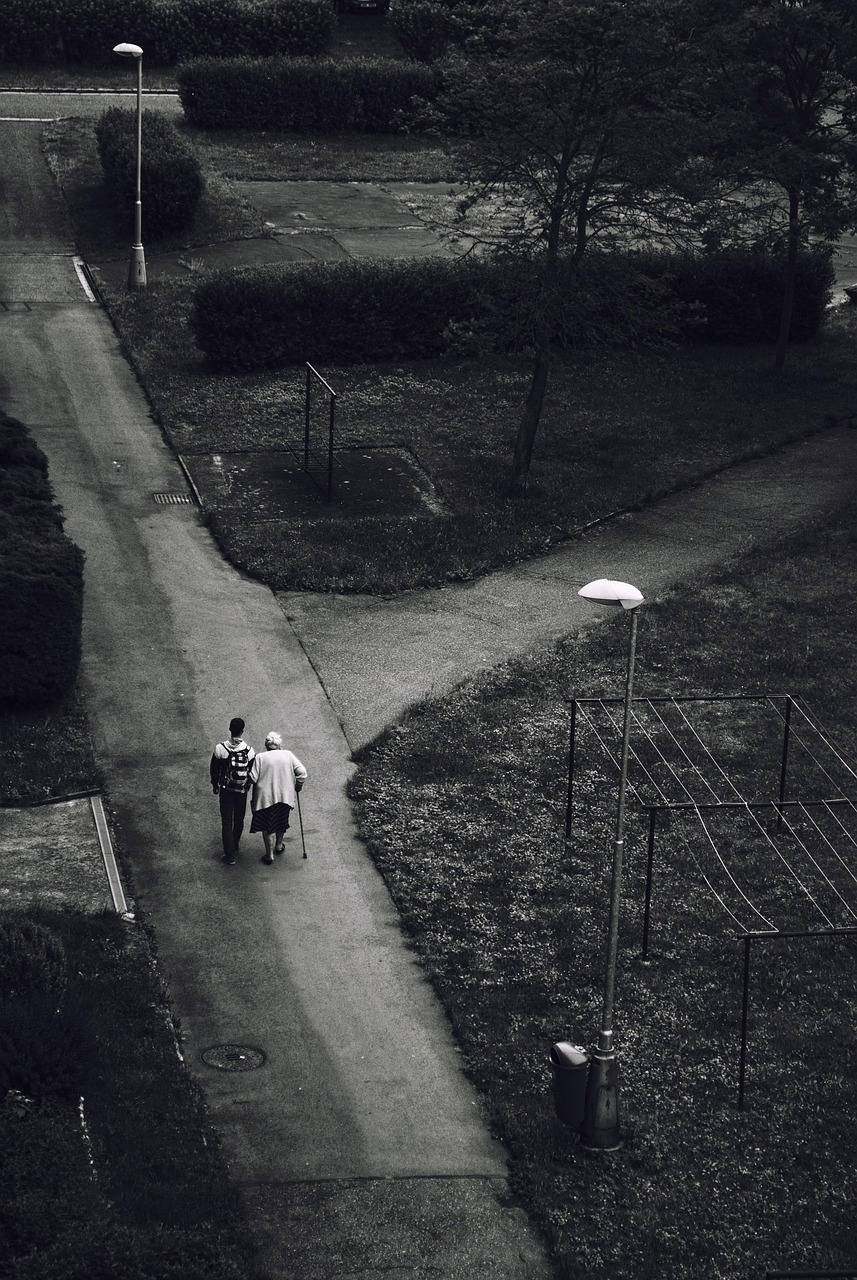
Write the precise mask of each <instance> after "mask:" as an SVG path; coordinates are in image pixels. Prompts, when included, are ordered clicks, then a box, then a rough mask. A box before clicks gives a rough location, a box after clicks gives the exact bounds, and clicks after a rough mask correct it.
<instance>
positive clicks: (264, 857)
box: [259, 853, 274, 867]
mask: <svg viewBox="0 0 857 1280" xmlns="http://www.w3.org/2000/svg"><path fill="white" fill-rule="evenodd" d="M259 861H260V862H264V864H265V866H266V867H272V866H273V865H274V859H273V857H271V856H269V855H268V854H267V853H266V854H263V855H262V857H261V858H260V859H259Z"/></svg>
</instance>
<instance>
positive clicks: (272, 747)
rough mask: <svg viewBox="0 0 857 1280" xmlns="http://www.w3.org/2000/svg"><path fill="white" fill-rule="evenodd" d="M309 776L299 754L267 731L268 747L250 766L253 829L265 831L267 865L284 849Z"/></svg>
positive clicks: (264, 858)
mask: <svg viewBox="0 0 857 1280" xmlns="http://www.w3.org/2000/svg"><path fill="white" fill-rule="evenodd" d="M306 778H307V771H306V769H305V768H304V767H303V765H302V764H301V762H300V760H299V759H298V758H297V756H296V755H293V754H292V752H291V751H289V750H287V748H286V747H284V746H283V739H282V738H281V737H280V735H279V734H278V733H269V734H267V735H266V737H265V750H264V751H260V752H259V754H258V755H257V756H256V759H255V760H254V761H253V763H252V765H251V766H250V781H251V782H252V783H253V795H252V797H251V800H250V807H251V809H252V810H253V821H252V822H251V823H250V830H251V831H261V832H262V838H263V839H264V841H265V854H264V857H263V858H262V861H263V862H264V863H266V864H267V865H268V866H270V865H271V863H272V862H273V861H274V854H275V853H282V852H283V839H284V837H285V834H286V832H287V830H288V827H289V814H290V813H291V811H292V809H293V808H294V807H295V803H296V800H297V793H298V792H299V791H300V789H301V787H302V786H303V784H304V783H305V782H306Z"/></svg>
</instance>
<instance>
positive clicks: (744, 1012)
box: [738, 934, 753, 1111]
mask: <svg viewBox="0 0 857 1280" xmlns="http://www.w3.org/2000/svg"><path fill="white" fill-rule="evenodd" d="M752 941H753V939H752V938H751V937H750V936H749V934H747V935H745V937H744V997H743V1005H742V1009H741V1061H740V1065H739V1067H738V1110H739V1111H743V1110H744V1076H745V1074H746V1068H747V1006H748V1004H749V1003H750V943H751V942H752Z"/></svg>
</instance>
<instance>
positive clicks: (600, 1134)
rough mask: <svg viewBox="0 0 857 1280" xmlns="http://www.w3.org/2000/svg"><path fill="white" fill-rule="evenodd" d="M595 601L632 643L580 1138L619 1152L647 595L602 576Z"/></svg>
mask: <svg viewBox="0 0 857 1280" xmlns="http://www.w3.org/2000/svg"><path fill="white" fill-rule="evenodd" d="M577 594H578V595H579V596H583V598H584V599H585V600H591V601H592V603H593V604H603V605H608V606H610V607H611V608H622V609H626V610H628V612H629V613H630V615H631V635H630V640H629V643H628V669H627V674H626V678H625V707H624V714H623V720H622V758H621V764H620V768H619V803H618V806H617V810H616V836H615V839H614V841H613V878H612V882H611V885H610V920H609V924H608V928H607V950H606V960H605V966H604V995H603V1003H602V1010H601V1031H600V1032H599V1035H598V1047H597V1049H595V1050H594V1052H593V1054H592V1057H591V1059H590V1063H589V1075H588V1077H587V1081H586V1101H585V1103H584V1108H583V1123H582V1125H581V1126H580V1137H581V1141H582V1143H583V1145H584V1146H585V1147H590V1148H592V1149H593V1150H596V1151H616V1150H617V1149H618V1148H619V1147H620V1146H621V1138H620V1136H619V1065H618V1062H617V1060H616V1050H615V1049H614V1047H613V997H614V993H615V990H616V956H617V952H618V945H619V903H620V899H621V896H622V856H623V849H624V842H625V791H626V788H627V783H628V739H629V736H630V728H631V699H632V697H633V691H634V661H635V658H636V653H637V609H638V607H639V606H640V605H641V604H642V603H643V597H642V595H641V594H640V592H639V591H638V590H637V588H636V587H632V586H631V585H630V584H629V583H627V582H612V581H610V580H609V579H608V578H599V579H598V581H597V582H590V583H587V585H586V586H585V587H582V588H581V590H580V591H578V593H577Z"/></svg>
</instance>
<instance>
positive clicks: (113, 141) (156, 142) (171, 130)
mask: <svg viewBox="0 0 857 1280" xmlns="http://www.w3.org/2000/svg"><path fill="white" fill-rule="evenodd" d="M95 136H96V139H97V142H98V152H99V155H100V157H101V167H102V169H103V170H104V177H105V179H106V182H107V186H108V188H109V190H110V194H111V196H112V197H113V200H114V202H115V204H116V207H117V211H118V212H119V213H122V212H124V213H126V214H127V212H128V210H129V209H130V208H132V207H133V201H134V195H135V189H136V165H137V151H136V146H137V143H136V121H135V115H134V112H132V111H123V110H122V109H121V108H120V107H110V108H109V110H107V111H105V112H104V114H103V115H102V116H101V118H100V119H99V121H98V123H97V124H96V126H95ZM141 169H142V177H141V185H142V188H143V193H144V196H143V199H144V205H143V210H144V215H143V216H144V218H145V228H146V236H147V239H149V240H158V239H161V238H163V237H164V236H168V235H172V234H174V233H175V232H178V231H183V230H185V229H186V228H187V227H188V226H190V224H191V223H192V222H193V219H194V216H195V214H196V207H197V204H198V203H199V198H200V196H201V195H202V188H203V178H202V171H201V169H200V166H199V161H198V160H197V158H196V155H195V154H194V152H193V151H192V149H191V148H190V146H189V145H188V143H187V142H186V141H185V140H184V138H182V136H181V134H180V133H179V132H178V129H177V128H176V126H175V125H174V124H173V122H172V121H171V120H168V119H166V118H165V117H163V116H161V115H160V114H159V113H158V112H157V111H144V112H143V119H142V165H141Z"/></svg>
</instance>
